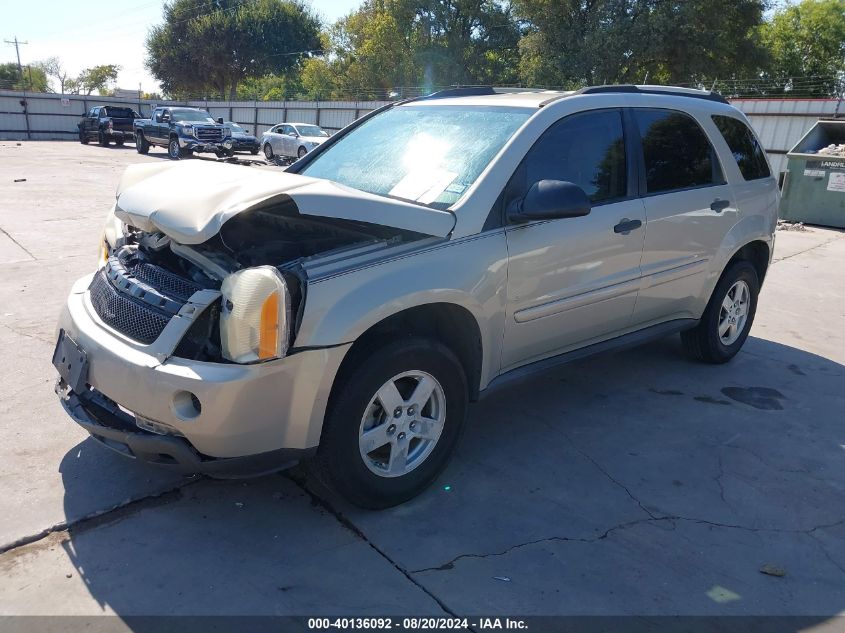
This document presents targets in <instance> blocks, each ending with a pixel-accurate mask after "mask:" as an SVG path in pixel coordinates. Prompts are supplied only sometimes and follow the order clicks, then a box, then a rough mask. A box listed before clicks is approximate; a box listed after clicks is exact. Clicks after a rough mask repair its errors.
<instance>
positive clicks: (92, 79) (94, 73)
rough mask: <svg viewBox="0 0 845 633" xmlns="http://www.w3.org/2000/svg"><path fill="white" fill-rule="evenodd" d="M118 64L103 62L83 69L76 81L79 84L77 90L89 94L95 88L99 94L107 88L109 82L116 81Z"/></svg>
mask: <svg viewBox="0 0 845 633" xmlns="http://www.w3.org/2000/svg"><path fill="white" fill-rule="evenodd" d="M118 72H120V66H116V65H114V64H103V65H101V66H93V67H91V68H86V69H85V70H83V71H82V72H81V73H80V74H79V77H78V78H77V79H76V82H77V83H78V84H79V92H80V93H82V94H86V95H90V94H91V93H92V92H94V91H95V90H96V91H97V92H99V93H100V94H103V92H104V91H106V90H108V87H109V84H112V83H114V82H115V81H117V73H118Z"/></svg>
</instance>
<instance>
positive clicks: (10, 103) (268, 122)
mask: <svg viewBox="0 0 845 633" xmlns="http://www.w3.org/2000/svg"><path fill="white" fill-rule="evenodd" d="M385 103H387V102H386V101H145V100H143V99H129V100H127V99H118V98H115V97H98V96H82V95H65V96H62V95H56V94H27V95H24V93H22V92H14V91H9V90H0V140H7V141H8V140H15V141H18V140H26V139H27V138H30V139H33V140H47V139H53V140H56V139H59V140H70V139H73V138H74V137H75V136H76V124H77V123H78V122H79V120H80V119H81V118H82V116H83V115H84V114H85V113H86V112H87V111H88V110H89V109H90V108H93V107H94V106H100V105H120V106H129V107H131V108H132V109H133V110H135V111H136V112H138V113H139V114H141V115H142V116H145V117H148V116H150V113H151V112H152V110H153V108H155V107H156V105H181V106H192V107H197V108H205V109H207V110H208V111H209V112H210V113H211V115H212V116H213V117H215V118H217V117H223V118H224V119H225V120H226V121H234V122H235V123H237V124H239V125H241V126H244V127H246V128H248V129H249V130H250V131H251V132H252V131H253V130H255V131H256V133H257V134H258V135H259V136H260V135H261V134H262V133H263V132H265V131H266V130H268V129H269V128H270V127H272V126H273V125H276V124H277V123H281V122H283V121H294V122H297V123H313V124H316V125H319V126H320V127H322V128H324V129H326V130H329V131H335V130H339V129H340V128H342V127H344V126H346V125H349V124H350V123H352V121H354V120H355V119H357V118H358V117H359V116H361V115H363V114H366V113H367V112H370V111H371V110H375V109H376V108H379V107H381V106H382V105H384V104H385ZM25 105H26V107H25Z"/></svg>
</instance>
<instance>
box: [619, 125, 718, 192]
mask: <svg viewBox="0 0 845 633" xmlns="http://www.w3.org/2000/svg"><path fill="white" fill-rule="evenodd" d="M634 120H635V121H636V123H637V127H638V128H639V131H640V137H641V138H642V144H643V154H644V158H645V177H646V190H647V191H648V193H660V192H665V191H674V190H677V189H689V188H691V187H705V186H707V185H714V184H724V182H725V179H724V177H723V176H722V169H721V167H720V165H719V161H718V159H717V158H716V153H715V151H714V150H713V147H712V146H711V145H710V140H709V139H708V138H707V135H706V134H705V133H704V130H702V129H701V126H699V125H698V123H696V121H695V119H693V118H692V117H690V116H689V115H687V114H684V113H682V112H676V111H673V110H639V109H637V110H634Z"/></svg>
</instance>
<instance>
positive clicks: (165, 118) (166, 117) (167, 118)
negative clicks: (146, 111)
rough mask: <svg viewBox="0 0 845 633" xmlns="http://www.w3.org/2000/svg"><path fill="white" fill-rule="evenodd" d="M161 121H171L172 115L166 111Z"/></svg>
mask: <svg viewBox="0 0 845 633" xmlns="http://www.w3.org/2000/svg"><path fill="white" fill-rule="evenodd" d="M161 122H162V123H169V122H170V115H169V114H167V112H165V113H164V114H162V115H161Z"/></svg>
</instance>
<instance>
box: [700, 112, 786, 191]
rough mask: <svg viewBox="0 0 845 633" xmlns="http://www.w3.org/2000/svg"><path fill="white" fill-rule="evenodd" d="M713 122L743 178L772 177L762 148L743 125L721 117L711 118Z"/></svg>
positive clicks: (727, 117)
mask: <svg viewBox="0 0 845 633" xmlns="http://www.w3.org/2000/svg"><path fill="white" fill-rule="evenodd" d="M713 122H714V123H715V124H716V127H717V128H719V132H721V133H722V136H723V137H724V139H725V142H726V143H727V144H728V147H730V149H731V154H733V156H734V158H735V159H736V164H737V166H738V167H739V171H740V172H741V173H742V177H743V178H745V179H746V180H757V179H759V178H768V177H769V176H771V175H772V173H771V171H769V164H768V163H767V162H766V154H765V152H764V150H763V148H762V147H760V143H759V141H758V140H757V138H756V137H755V136H754V132H752V131H751V130H750V129H749V128H748V126H747V125H746V124H745V123H743V122H742V121H740V120H739V119H735V118H733V117H730V116H722V115H717V116H713Z"/></svg>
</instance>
